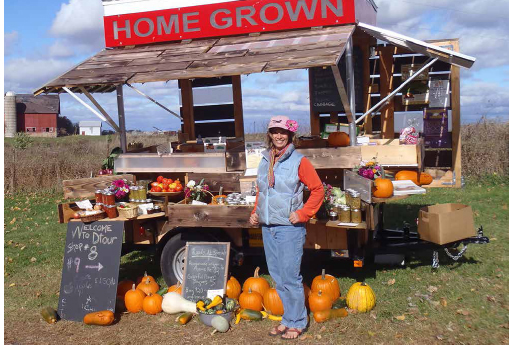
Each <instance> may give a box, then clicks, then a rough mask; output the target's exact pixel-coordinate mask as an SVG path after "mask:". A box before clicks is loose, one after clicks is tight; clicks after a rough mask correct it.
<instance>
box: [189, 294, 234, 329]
mask: <svg viewBox="0 0 509 345" xmlns="http://www.w3.org/2000/svg"><path fill="white" fill-rule="evenodd" d="M238 308H239V305H238V304H237V301H235V300H234V299H233V298H225V299H224V300H223V299H222V298H221V296H216V297H214V299H212V300H211V299H210V298H206V299H204V300H200V301H198V302H196V311H197V312H198V317H199V319H200V321H201V322H202V323H203V324H204V325H207V326H212V319H213V318H214V317H216V316H221V317H222V318H224V319H225V320H226V321H228V322H230V321H231V320H232V319H233V316H234V315H235V311H236V310H237V309H238Z"/></svg>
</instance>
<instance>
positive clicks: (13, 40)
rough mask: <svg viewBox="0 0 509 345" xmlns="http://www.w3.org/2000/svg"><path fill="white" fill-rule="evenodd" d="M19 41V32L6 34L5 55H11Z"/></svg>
mask: <svg viewBox="0 0 509 345" xmlns="http://www.w3.org/2000/svg"><path fill="white" fill-rule="evenodd" d="M18 41H19V34H18V32H17V31H12V32H6V33H5V34H4V54H5V55H6V56H7V55H11V54H12V53H13V52H14V49H15V47H16V46H17V44H18Z"/></svg>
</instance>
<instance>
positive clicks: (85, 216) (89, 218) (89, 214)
mask: <svg viewBox="0 0 509 345" xmlns="http://www.w3.org/2000/svg"><path fill="white" fill-rule="evenodd" d="M104 218H106V212H104V211H101V210H88V211H78V212H76V213H74V219H79V220H81V221H82V222H84V223H90V222H95V221H96V220H100V219H104Z"/></svg>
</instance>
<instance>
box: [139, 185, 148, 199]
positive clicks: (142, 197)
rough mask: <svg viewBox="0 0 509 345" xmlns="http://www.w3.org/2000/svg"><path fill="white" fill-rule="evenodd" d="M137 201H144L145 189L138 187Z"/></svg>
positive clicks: (145, 196) (145, 197)
mask: <svg viewBox="0 0 509 345" xmlns="http://www.w3.org/2000/svg"><path fill="white" fill-rule="evenodd" d="M138 196H139V198H138V200H146V199H147V188H145V187H144V186H139V187H138Z"/></svg>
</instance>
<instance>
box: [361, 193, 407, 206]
mask: <svg viewBox="0 0 509 345" xmlns="http://www.w3.org/2000/svg"><path fill="white" fill-rule="evenodd" d="M410 195H414V194H409V195H393V196H391V197H390V198H375V197H373V198H371V203H372V204H378V203H382V202H387V201H396V200H403V199H406V198H408V197H409V196H410Z"/></svg>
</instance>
